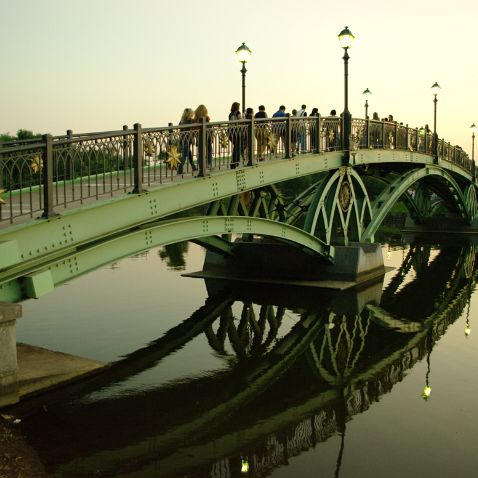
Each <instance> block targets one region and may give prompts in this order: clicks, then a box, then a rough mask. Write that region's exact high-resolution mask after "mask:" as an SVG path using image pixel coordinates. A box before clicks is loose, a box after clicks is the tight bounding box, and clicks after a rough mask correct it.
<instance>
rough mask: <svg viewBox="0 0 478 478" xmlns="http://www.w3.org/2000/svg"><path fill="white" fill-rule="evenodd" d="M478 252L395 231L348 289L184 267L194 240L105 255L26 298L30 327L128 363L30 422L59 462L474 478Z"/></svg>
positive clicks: (135, 468) (26, 333)
mask: <svg viewBox="0 0 478 478" xmlns="http://www.w3.org/2000/svg"><path fill="white" fill-rule="evenodd" d="M476 251H477V248H476V247H474V246H471V245H468V244H467V243H465V242H463V243H456V244H448V245H441V246H438V245H428V244H426V243H424V242H420V243H419V242H414V243H413V244H412V245H398V246H384V248H383V253H384V258H385V262H386V265H388V266H391V267H394V269H393V270H391V271H390V272H388V273H387V274H386V276H385V277H384V280H383V281H380V282H377V283H375V284H370V285H368V286H367V287H366V288H364V289H363V290H360V291H354V292H344V293H330V292H323V291H318V290H316V289H298V288H291V287H265V286H258V285H255V284H242V285H241V284H238V283H232V284H224V283H217V282H208V283H205V282H204V281H203V280H199V279H191V278H186V277H182V276H181V274H182V273H183V272H185V271H189V272H193V271H196V270H200V269H201V268H202V262H203V258H204V253H203V251H202V249H200V248H199V247H198V246H195V245H193V244H180V245H175V246H169V247H168V248H161V249H155V250H151V251H149V252H148V253H147V254H143V255H139V256H136V257H132V258H128V259H125V260H122V261H121V262H118V263H117V264H114V265H111V266H109V267H104V268H102V269H100V270H98V271H95V272H94V273H91V274H88V275H87V276H84V277H81V278H79V279H77V280H75V281H73V282H71V283H69V284H66V285H64V286H62V287H60V288H58V289H57V290H55V291H54V292H53V293H52V294H50V295H47V296H45V297H43V298H41V299H39V300H31V301H28V302H25V303H24V304H23V307H24V309H23V318H22V319H21V320H19V321H18V323H17V334H18V340H19V341H21V342H26V343H30V344H34V345H39V346H42V347H46V348H50V349H53V350H59V351H63V352H67V353H72V354H77V355H80V356H84V357H88V358H91V359H97V360H102V361H106V362H110V361H118V364H117V365H116V366H113V367H112V368H111V369H110V370H108V371H107V372H105V373H103V374H101V375H99V376H96V377H94V378H92V379H90V380H88V381H85V382H82V383H80V384H76V385H74V386H72V387H69V388H67V389H64V390H61V391H59V392H55V393H53V394H51V395H48V396H45V397H41V398H39V399H36V400H33V401H31V402H26V403H25V404H23V405H21V406H20V407H18V409H17V410H15V412H16V413H17V414H18V415H19V416H21V418H22V423H21V427H22V431H23V433H24V434H25V436H26V437H27V439H28V441H29V442H30V443H31V444H32V446H33V447H34V448H35V449H36V450H37V452H38V454H39V456H40V458H41V459H42V461H43V462H44V464H45V467H46V469H47V472H48V473H50V474H51V476H52V477H128V478H140V477H141V478H142V477H167V476H178V477H212V478H220V477H238V476H244V477H246V476H250V477H259V476H274V477H312V476H314V477H318V476H320V477H331V478H332V477H338V476H340V477H342V478H345V477H383V476H387V477H389V478H390V477H404V476H405V477H415V476H416V477H418V476H433V477H452V476H453V477H455V476H459V477H475V476H476V475H477V471H476V470H477V465H478V454H477V452H476V444H477V443H478V417H477V413H476V411H475V406H476V405H475V402H476V397H477V395H478V375H477V363H478V349H477V342H476V337H475V335H476V334H475V330H474V323H473V322H474V321H476V315H477V311H478V303H477V295H476V294H475V293H474V291H475V281H476V274H477V272H476V271H475V264H476V263H477V262H478V261H477V258H476V257H475V256H476ZM470 330H472V332H471V333H469V334H468V335H467V334H466V333H465V331H466V332H469V331H470ZM426 386H428V387H430V388H431V394H430V395H429V397H427V398H424V396H423V394H424V388H425V387H426Z"/></svg>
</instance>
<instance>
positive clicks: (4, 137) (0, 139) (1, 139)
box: [0, 133, 17, 143]
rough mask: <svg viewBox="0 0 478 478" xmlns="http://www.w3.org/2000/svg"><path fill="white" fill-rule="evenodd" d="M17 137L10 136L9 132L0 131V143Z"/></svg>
mask: <svg viewBox="0 0 478 478" xmlns="http://www.w3.org/2000/svg"><path fill="white" fill-rule="evenodd" d="M15 139H17V138H16V137H15V136H11V135H10V134H9V133H0V143H5V142H7V141H13V140H15Z"/></svg>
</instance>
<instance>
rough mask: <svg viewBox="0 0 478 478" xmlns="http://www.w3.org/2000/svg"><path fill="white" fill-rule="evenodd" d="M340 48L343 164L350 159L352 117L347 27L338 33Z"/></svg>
mask: <svg viewBox="0 0 478 478" xmlns="http://www.w3.org/2000/svg"><path fill="white" fill-rule="evenodd" d="M338 36H339V42H340V46H341V47H342V48H343V49H344V56H343V59H344V112H343V113H342V121H343V128H342V129H343V133H342V135H343V148H344V152H345V164H348V163H349V159H350V134H351V132H352V115H351V114H350V111H349V53H348V49H349V48H350V47H351V46H352V42H353V40H354V38H355V37H354V36H353V35H352V32H351V31H350V30H349V28H348V27H345V28H344V29H343V30H342V31H341V32H340V33H339V35H338Z"/></svg>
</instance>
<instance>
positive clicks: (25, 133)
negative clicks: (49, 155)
mask: <svg viewBox="0 0 478 478" xmlns="http://www.w3.org/2000/svg"><path fill="white" fill-rule="evenodd" d="M34 138H41V134H38V133H36V134H34V133H33V131H30V130H28V129H19V130H18V131H17V139H18V140H22V139H34Z"/></svg>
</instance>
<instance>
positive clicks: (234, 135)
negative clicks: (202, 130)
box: [178, 102, 335, 174]
mask: <svg viewBox="0 0 478 478" xmlns="http://www.w3.org/2000/svg"><path fill="white" fill-rule="evenodd" d="M306 108H307V106H306V105H305V104H303V105H301V107H300V108H299V109H298V110H296V109H293V110H292V112H291V114H289V113H287V112H286V107H285V106H284V105H281V106H280V107H279V109H278V110H277V111H276V112H275V113H274V114H273V115H272V118H287V117H289V116H291V117H299V118H304V117H307V111H306ZM332 112H333V113H334V114H335V110H333V111H332ZM332 112H331V113H332ZM318 114H319V111H318V108H313V109H312V111H311V112H310V116H317V115H318ZM252 118H254V119H258V120H261V119H267V118H268V115H267V113H266V108H265V106H264V105H260V106H259V109H258V111H257V112H256V113H254V110H253V108H247V109H246V111H245V113H244V114H243V113H241V110H240V103H238V102H234V103H232V105H231V110H230V112H229V116H228V119H229V121H237V120H241V119H252ZM203 119H204V120H205V121H206V123H209V122H210V121H211V119H210V117H209V113H208V110H207V108H206V106H205V105H202V104H201V105H199V106H198V107H197V108H196V109H195V110H193V109H192V108H185V109H184V111H183V114H182V115H181V119H180V121H179V125H180V126H185V125H192V124H197V123H201V122H202V121H203ZM267 134H268V132H267V130H266V128H265V124H264V127H261V123H260V122H258V124H257V126H256V131H255V138H256V141H257V159H258V160H259V161H263V160H264V154H265V152H266V149H267V139H268V138H267ZM306 136H307V131H306V127H305V124H301V123H299V125H298V127H297V128H294V129H293V131H291V149H292V153H296V152H297V153H299V152H302V153H305V152H306V151H307V138H306ZM228 140H229V141H230V142H231V144H232V155H231V156H232V157H231V161H230V168H231V169H234V168H236V167H237V166H238V165H239V163H240V159H241V157H242V158H245V156H246V155H245V151H246V148H247V144H245V142H244V137H243V135H241V134H240V128H238V127H236V128H234V127H230V128H229V133H228ZM277 140H278V141H280V140H282V141H284V132H283V131H280V132H279V134H278V137H277ZM193 144H194V132H192V131H191V132H189V131H188V132H186V133H185V134H184V135H183V140H182V143H181V155H180V163H179V165H178V174H183V172H184V166H185V164H186V161H188V162H189V164H190V166H191V169H192V171H196V170H197V167H196V165H195V163H194V161H193V152H192V146H193ZM311 148H314V145H313V144H312V143H311ZM206 151H207V164H208V168H209V169H212V138H211V136H210V135H208V137H207V138H206ZM199 173H200V174H201V171H199Z"/></svg>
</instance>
